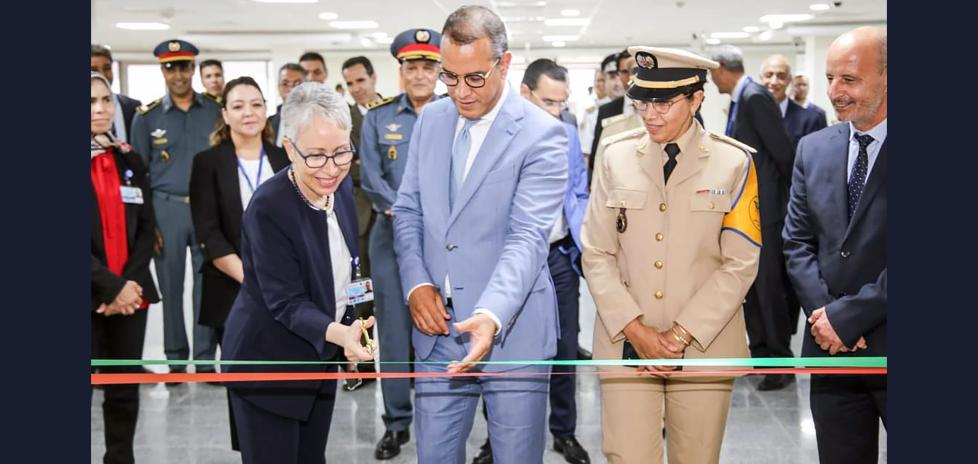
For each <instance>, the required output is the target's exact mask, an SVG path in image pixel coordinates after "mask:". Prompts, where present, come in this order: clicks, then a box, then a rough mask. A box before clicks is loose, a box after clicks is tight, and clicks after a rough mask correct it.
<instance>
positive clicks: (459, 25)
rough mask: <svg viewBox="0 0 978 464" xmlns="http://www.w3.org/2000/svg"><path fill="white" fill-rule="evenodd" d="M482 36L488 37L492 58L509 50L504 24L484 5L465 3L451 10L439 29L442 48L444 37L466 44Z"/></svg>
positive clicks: (499, 56) (500, 55)
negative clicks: (443, 24)
mask: <svg viewBox="0 0 978 464" xmlns="http://www.w3.org/2000/svg"><path fill="white" fill-rule="evenodd" d="M483 37H488V38H489V43H490V44H491V45H492V59H494V60H495V59H497V58H502V56H503V54H504V53H506V51H507V50H509V39H507V38H506V24H504V23H503V20H502V18H500V17H499V15H497V14H496V13H494V12H493V11H492V10H490V9H488V8H486V7H484V6H478V5H465V6H463V7H461V8H459V9H457V10H455V11H453V12H452V14H450V15H448V19H446V20H445V26H444V27H443V28H442V29H441V41H442V48H444V47H445V46H444V42H445V39H451V41H452V42H453V43H456V44H459V45H468V44H470V43H472V42H475V41H476V40H479V39H481V38H483Z"/></svg>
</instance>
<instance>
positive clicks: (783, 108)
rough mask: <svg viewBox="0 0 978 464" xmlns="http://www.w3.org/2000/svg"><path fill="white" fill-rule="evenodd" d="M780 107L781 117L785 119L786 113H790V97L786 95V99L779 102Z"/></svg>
mask: <svg viewBox="0 0 978 464" xmlns="http://www.w3.org/2000/svg"><path fill="white" fill-rule="evenodd" d="M778 107H779V108H781V119H784V115H785V114H787V113H788V97H784V100H781V103H778Z"/></svg>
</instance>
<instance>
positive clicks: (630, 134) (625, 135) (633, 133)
mask: <svg viewBox="0 0 978 464" xmlns="http://www.w3.org/2000/svg"><path fill="white" fill-rule="evenodd" d="M644 133H645V128H644V127H636V128H634V129H630V130H627V131H625V132H621V133H618V134H615V135H612V136H610V137H605V138H603V139H601V144H602V145H604V146H605V147H608V146H611V145H612V144H615V143H618V142H621V141H622V140H628V139H634V138H635V137H639V136H641V135H642V134H644Z"/></svg>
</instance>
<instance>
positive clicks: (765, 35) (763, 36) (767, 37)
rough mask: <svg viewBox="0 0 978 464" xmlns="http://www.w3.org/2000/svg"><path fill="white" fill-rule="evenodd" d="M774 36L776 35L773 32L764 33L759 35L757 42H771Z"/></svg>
mask: <svg viewBox="0 0 978 464" xmlns="http://www.w3.org/2000/svg"><path fill="white" fill-rule="evenodd" d="M772 35H774V32H772V31H764V32H761V33H760V34H757V40H761V41H768V40H771V36H772Z"/></svg>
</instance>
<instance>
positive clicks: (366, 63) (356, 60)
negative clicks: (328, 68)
mask: <svg viewBox="0 0 978 464" xmlns="http://www.w3.org/2000/svg"><path fill="white" fill-rule="evenodd" d="M358 64H362V65H363V68H364V69H366V70H367V75H368V76H373V75H374V65H373V63H371V62H370V59H369V58H367V57H365V56H354V57H353V58H350V59H348V60H346V61H344V62H343V67H341V68H340V70H344V69H348V68H352V67H354V66H356V65H358Z"/></svg>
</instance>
